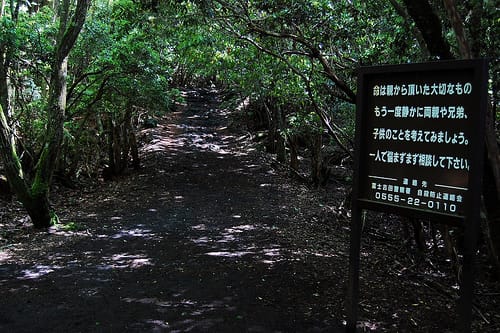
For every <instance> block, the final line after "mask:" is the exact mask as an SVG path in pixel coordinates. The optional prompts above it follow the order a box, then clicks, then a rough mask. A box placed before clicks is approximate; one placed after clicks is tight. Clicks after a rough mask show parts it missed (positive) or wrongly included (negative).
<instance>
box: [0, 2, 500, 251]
mask: <svg viewBox="0 0 500 333" xmlns="http://www.w3.org/2000/svg"><path fill="white" fill-rule="evenodd" d="M499 23H500V18H499V15H498V8H497V7H496V4H495V2H494V1H489V0H483V1H479V0H470V1H461V2H455V1H453V0H443V1H440V0H439V1H437V0H419V1H410V0H390V1H387V2H380V1H349V0H343V1H327V0H314V1H313V0H294V1H284V0H273V1H243V0H213V1H206V0H199V1H158V0H141V1H137V0H135V1H134V0H96V1H90V0H60V1H50V0H39V1H25V0H17V1H16V0H11V1H6V0H2V2H1V8H0V25H1V29H0V106H1V112H0V120H1V121H0V156H1V159H0V176H3V175H5V176H6V179H7V180H8V184H9V187H10V188H11V189H12V191H13V192H14V193H15V195H16V196H17V198H18V199H19V200H20V201H21V202H22V204H23V205H24V207H25V208H26V210H27V212H28V214H29V215H30V217H31V220H32V222H33V224H34V226H35V227H38V228H46V227H48V226H49V225H51V224H52V223H55V222H56V221H57V215H56V212H54V211H53V209H52V207H51V205H50V189H51V185H52V184H53V182H54V180H55V179H58V180H59V181H61V182H64V183H65V184H69V186H78V182H79V180H81V179H94V180H95V179H98V178H101V177H104V178H112V177H113V176H116V175H119V174H121V173H123V172H124V171H125V170H126V169H127V168H129V167H135V168H137V167H139V165H140V158H139V154H138V140H137V131H138V129H140V128H141V127H143V126H154V124H155V121H156V120H155V119H157V118H158V117H161V116H162V115H164V114H166V113H168V112H170V111H171V110H173V108H174V105H175V103H176V102H179V101H180V100H181V95H180V90H179V89H182V88H185V87H188V86H197V87H216V88H218V89H221V90H223V91H225V92H226V93H227V95H228V103H229V104H231V106H232V107H234V108H236V107H238V106H239V107H245V108H246V112H247V116H248V117H249V118H251V119H252V125H251V126H250V127H251V129H252V130H253V131H256V132H261V133H264V134H263V136H264V137H265V148H266V150H267V151H268V152H269V153H273V154H276V156H277V159H278V160H279V161H280V162H282V163H285V164H288V165H289V166H290V168H291V169H292V170H295V171H298V169H299V159H298V155H299V154H300V151H301V150H302V151H303V150H304V148H305V149H306V151H307V152H308V154H309V155H310V161H311V163H310V166H309V170H310V173H309V175H308V177H309V179H310V180H311V182H312V183H314V184H315V185H317V186H320V185H321V184H324V183H325V182H326V181H327V178H328V175H329V166H330V165H332V164H339V163H349V161H351V158H352V156H353V149H354V147H353V136H354V119H355V101H356V71H357V69H358V68H359V67H360V66H367V65H380V64H404V63H416V62H424V61H438V60H444V59H469V58H488V59H490V73H489V74H490V78H489V112H488V115H489V117H488V120H487V135H486V138H485V142H486V148H487V159H486V162H487V163H486V165H487V168H486V170H487V171H486V173H485V177H486V180H485V183H486V184H488V186H485V189H484V191H483V193H484V198H485V200H484V203H485V206H484V207H485V213H486V214H487V216H488V219H489V221H490V224H489V228H488V230H487V233H488V234H490V235H491V242H492V244H499V243H500V241H499V240H500V238H499V237H500V236H499V235H500V222H499V219H500V213H499V211H498V210H499V209H498V205H497V203H498V198H499V193H500V181H499V179H500V172H499V168H498V165H499V157H498V137H499V136H498V132H499V131H498V124H497V122H496V116H497V114H498V97H499V96H498V67H499V62H498V60H499V54H498V52H499V51H498V50H499V47H498V35H499V27H500V24H499ZM346 161H347V162H346ZM494 248H495V246H493V245H492V246H491V249H492V251H493V252H494V251H495V249H494ZM496 251H498V249H496ZM493 256H494V257H496V258H497V260H498V255H495V254H494V255H493Z"/></svg>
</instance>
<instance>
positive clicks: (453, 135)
mask: <svg viewBox="0 0 500 333" xmlns="http://www.w3.org/2000/svg"><path fill="white" fill-rule="evenodd" d="M486 80H487V62H486V61H485V60H470V61H450V62H436V63H427V64H415V65H398V66H379V67H369V68H363V69H361V70H360V71H359V75H358V99H357V115H356V116H357V119H356V161H355V174H354V187H353V203H352V206H353V207H352V221H351V241H350V242H351V245H350V254H349V263H350V264H349V286H348V290H349V295H348V298H347V302H346V305H347V310H348V320H347V331H348V332H355V331H356V322H357V307H358V299H359V261H360V259H359V254H360V248H361V211H362V210H364V209H369V210H379V211H385V212H392V213H397V214H400V215H408V216H412V217H428V218H431V219H432V220H433V221H439V222H447V223H452V224H455V225H457V226H459V227H462V228H463V229H464V235H465V236H464V238H465V239H464V248H463V263H462V280H461V285H460V303H459V309H458V310H459V318H460V323H459V328H460V330H461V331H462V332H469V331H470V328H471V320H472V315H471V314H472V311H471V309H472V298H473V277H474V273H473V272H474V268H473V266H474V265H473V261H474V254H475V251H476V240H477V229H478V225H479V207H480V198H481V178H482V162H483V158H484V156H483V145H484V140H483V137H484V117H485V112H486V91H487V81H486Z"/></svg>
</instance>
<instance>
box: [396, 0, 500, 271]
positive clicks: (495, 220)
mask: <svg viewBox="0 0 500 333" xmlns="http://www.w3.org/2000/svg"><path fill="white" fill-rule="evenodd" d="M404 3H405V4H406V7H407V9H408V12H409V14H410V15H411V16H412V18H413V20H414V21H415V23H416V25H417V26H418V27H419V29H420V31H422V34H423V36H424V38H425V40H426V43H427V46H428V47H429V50H430V51H431V53H432V55H436V56H440V57H441V58H454V57H453V56H452V55H451V53H450V46H449V44H448V43H447V42H446V40H445V39H444V37H443V33H442V30H443V29H442V24H441V22H440V21H439V19H438V17H437V16H436V15H435V14H433V13H432V8H431V7H430V5H429V3H428V1H427V0H418V1H414V0H404ZM444 4H445V7H446V10H447V12H448V16H449V20H450V22H451V25H452V28H453V31H454V33H455V36H456V38H457V41H458V45H459V51H460V57H461V58H463V59H470V58H471V57H472V55H473V54H472V52H473V53H474V54H475V55H479V54H480V50H479V49H478V48H479V47H481V43H480V42H478V41H477V40H479V39H481V38H482V36H481V35H472V39H473V40H474V42H473V46H474V47H473V49H472V51H471V47H470V46H469V42H468V40H467V38H466V34H465V31H464V27H463V19H462V18H461V17H460V15H459V14H458V10H457V8H456V5H455V1H454V0H444ZM473 11H474V13H473V15H472V18H473V19H475V23H476V24H479V25H480V22H481V19H480V13H481V12H482V5H481V4H479V3H475V5H474V7H473ZM426 12H428V13H427V14H425V13H426ZM426 15H427V16H426ZM481 31H482V29H481V27H478V26H474V27H473V28H472V29H471V32H475V33H478V34H479V33H480V32H481ZM493 94H494V95H495V94H496V92H494V93H493ZM484 139H485V140H484V142H485V151H486V157H485V171H486V172H485V173H484V180H483V198H484V207H485V210H486V212H485V213H486V216H487V219H488V230H484V228H483V234H484V235H485V238H486V242H487V245H488V246H490V253H492V254H493V255H495V256H496V258H493V260H492V262H493V263H495V264H497V265H498V263H499V258H498V255H499V253H500V208H499V205H498V202H499V198H500V154H499V147H498V142H497V137H496V133H495V112H494V108H493V107H491V105H490V108H488V111H487V113H486V124H485V138H484ZM497 270H498V271H499V272H500V267H497Z"/></svg>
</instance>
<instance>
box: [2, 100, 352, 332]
mask: <svg viewBox="0 0 500 333" xmlns="http://www.w3.org/2000/svg"><path fill="white" fill-rule="evenodd" d="M185 94H186V99H187V105H185V106H181V107H180V109H179V111H178V112H175V113H173V114H171V115H169V117H167V119H165V120H164V121H162V122H161V123H160V124H159V126H158V127H157V128H154V129H152V130H151V131H150V132H149V133H148V135H149V137H150V140H149V141H148V143H147V144H146V145H145V146H144V147H143V148H142V154H143V167H142V169H141V170H140V171H138V173H136V174H133V175H132V176H130V177H129V178H127V179H120V180H117V181H116V183H112V184H107V185H105V186H104V188H103V190H102V191H101V192H99V193H97V194H96V196H97V197H96V198H95V199H94V200H95V202H94V203H93V204H90V203H89V204H88V206H85V207H78V209H77V210H76V211H75V212H70V213H68V216H67V217H66V218H67V219H68V220H71V221H75V222H76V223H77V224H78V225H79V226H80V228H79V230H74V231H69V230H63V229H58V230H51V232H49V233H47V234H41V233H38V234H33V236H32V237H33V238H32V240H31V242H30V243H28V244H26V245H25V246H24V247H23V246H20V247H19V248H9V249H6V250H2V251H0V264H1V266H0V290H1V291H0V298H2V300H4V301H2V304H1V305H0V331H5V332H7V331H9V332H23V331H47V332H49V331H50V332H115V331H116V332H128V331H133V332H162V331H164V332H190V331H193V332H278V331H281V332H291V331H294V332H308V331H310V332H336V331H338V332H340V331H341V330H339V327H340V326H341V323H342V317H341V315H340V314H336V313H332V311H331V310H330V307H331V306H332V303H333V304H336V307H340V306H341V303H342V302H343V297H342V288H341V287H340V288H339V287H338V285H341V284H342V283H343V281H340V280H339V279H338V277H336V280H333V279H332V277H333V276H329V275H328V274H325V275H323V276H319V275H318V273H317V267H322V269H323V268H324V270H325V271H327V268H328V267H329V266H330V265H332V262H331V258H327V255H325V256H324V257H322V256H321V255H318V254H320V253H306V251H303V250H300V249H298V248H297V247H295V246H294V245H293V244H290V243H288V242H287V241H286V240H284V239H283V238H282V237H281V236H280V226H283V225H285V224H286V223H289V221H290V220H291V219H290V217H292V216H298V212H299V211H298V208H297V207H299V203H295V200H296V199H295V198H297V197H298V195H297V192H293V191H294V190H293V188H292V187H290V186H289V185H288V184H287V183H286V181H282V180H280V179H281V178H280V177H279V176H277V174H276V171H275V170H274V169H273V168H272V167H271V166H270V165H269V164H268V163H267V162H265V161H264V160H262V159H261V158H260V157H259V155H258V154H255V153H254V152H253V151H252V150H251V149H248V147H246V148H244V147H245V145H246V144H247V140H248V137H247V136H246V134H245V133H243V132H241V131H237V130H235V129H234V128H231V126H230V125H231V123H230V119H229V114H228V112H227V111H225V110H220V109H219V108H218V105H219V103H220V101H219V97H218V96H217V94H215V93H213V92H206V91H190V92H186V93H185ZM200 94H201V95H200ZM339 252H340V251H339ZM336 260H340V261H342V260H345V256H343V257H342V258H340V257H339V258H337V259H336ZM333 286H335V287H334V288H332V287H333ZM61 318H63V319H61Z"/></svg>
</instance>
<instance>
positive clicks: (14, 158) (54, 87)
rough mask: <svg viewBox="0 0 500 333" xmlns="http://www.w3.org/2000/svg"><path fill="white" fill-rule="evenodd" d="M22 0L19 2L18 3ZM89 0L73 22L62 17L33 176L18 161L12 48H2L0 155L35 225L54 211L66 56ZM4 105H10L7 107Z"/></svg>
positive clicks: (48, 220) (45, 222)
mask: <svg viewBox="0 0 500 333" xmlns="http://www.w3.org/2000/svg"><path fill="white" fill-rule="evenodd" d="M19 3H20V2H18V4H19ZM69 3H70V1H69V0H64V8H66V9H68V8H69ZM89 4H90V0H79V1H78V3H77V5H76V9H75V13H74V15H73V16H72V19H71V21H70V20H69V19H68V17H69V13H68V12H64V13H62V15H61V16H60V20H61V22H60V30H59V34H58V40H57V44H56V48H55V51H54V54H53V62H52V64H51V77H50V85H49V100H48V103H47V129H46V133H45V136H44V137H45V142H44V143H43V146H42V150H41V153H40V157H39V159H38V161H37V163H36V165H35V175H34V179H33V180H32V181H31V182H30V181H29V180H28V179H26V177H25V175H24V173H23V169H22V166H21V162H20V160H19V157H18V154H17V151H16V144H15V141H14V136H13V128H11V126H10V124H9V123H8V118H7V117H8V113H9V109H8V108H9V105H8V91H7V94H6V95H4V94H5V89H6V88H7V89H8V84H7V76H6V75H7V73H8V70H9V66H10V64H9V61H5V60H8V59H6V58H5V57H4V54H9V52H12V50H0V51H2V52H0V53H1V57H0V60H1V64H0V93H1V94H2V96H3V98H2V100H1V103H0V154H1V156H2V158H3V160H4V164H5V169H6V173H7V178H8V180H9V183H10V184H11V186H12V189H13V190H14V192H15V193H16V195H17V197H18V199H19V200H20V201H21V202H22V204H23V206H24V207H25V209H26V210H27V212H28V214H29V215H30V217H31V220H32V223H33V225H34V227H35V228H46V227H49V226H50V224H51V220H52V215H53V214H52V212H51V209H50V203H49V189H50V184H51V183H52V177H53V174H54V170H55V168H56V165H57V160H58V157H59V152H60V147H61V143H62V139H63V126H64V120H65V109H66V76H67V59H68V55H69V52H70V51H71V49H72V48H73V46H74V44H75V42H76V39H77V38H78V35H79V34H80V31H81V29H82V27H83V23H84V22H85V18H86V15H87V9H88V6H89ZM3 108H7V109H6V110H4V109H3Z"/></svg>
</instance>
